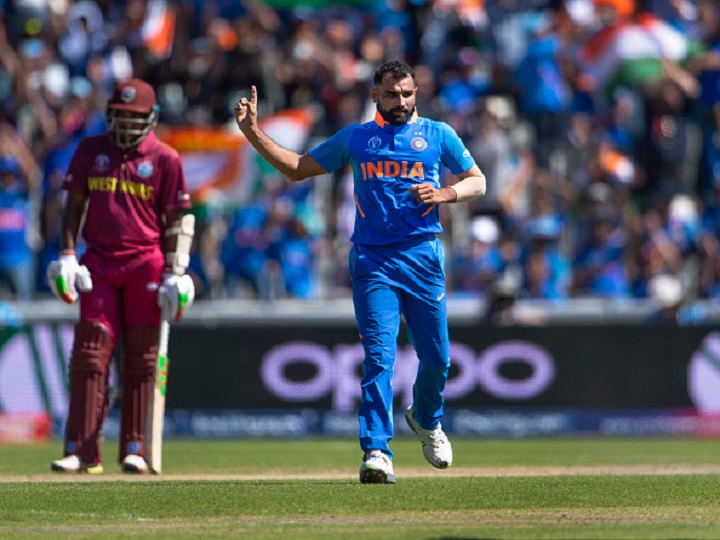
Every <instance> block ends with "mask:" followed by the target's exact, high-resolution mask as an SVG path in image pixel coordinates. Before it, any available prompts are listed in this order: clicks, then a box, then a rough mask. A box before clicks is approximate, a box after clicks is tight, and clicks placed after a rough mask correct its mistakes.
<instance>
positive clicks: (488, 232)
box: [470, 216, 500, 244]
mask: <svg viewBox="0 0 720 540" xmlns="http://www.w3.org/2000/svg"><path fill="white" fill-rule="evenodd" d="M470 230H471V232H472V237H473V239H474V240H476V241H477V242H482V243H483V244H494V243H495V242H497V239H498V237H499V236H500V228H499V227H498V224H497V223H496V222H495V220H494V219H492V218H489V217H487V216H479V217H476V218H475V219H473V221H472V224H471V226H470Z"/></svg>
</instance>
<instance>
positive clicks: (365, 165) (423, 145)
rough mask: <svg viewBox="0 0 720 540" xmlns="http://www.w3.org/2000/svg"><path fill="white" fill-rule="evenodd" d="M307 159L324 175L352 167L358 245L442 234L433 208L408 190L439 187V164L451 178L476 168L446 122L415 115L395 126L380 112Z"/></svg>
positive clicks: (331, 140)
mask: <svg viewBox="0 0 720 540" xmlns="http://www.w3.org/2000/svg"><path fill="white" fill-rule="evenodd" d="M310 155H311V156H312V157H313V159H315V161H317V162H318V163H319V164H320V165H321V166H322V167H323V168H324V169H325V170H326V171H328V172H329V171H333V170H336V169H339V168H341V167H344V166H345V165H347V164H348V163H350V165H351V166H352V170H353V176H354V178H355V205H356V206H357V211H356V213H355V230H354V232H353V234H352V238H351V240H352V242H353V243H354V244H358V245H390V244H396V243H399V242H403V241H405V240H407V239H408V238H410V237H414V236H415V237H417V236H423V235H427V234H439V233H441V232H442V226H441V225H440V219H439V216H438V207H437V205H428V204H422V203H421V202H419V201H418V200H417V199H416V198H415V195H414V194H413V193H408V190H409V189H410V187H411V186H412V185H414V184H422V183H430V184H432V185H433V186H435V187H436V188H440V187H442V186H441V185H440V165H441V164H442V165H445V167H447V168H448V169H449V170H450V171H451V172H452V173H453V174H460V173H462V172H464V171H467V170H468V169H470V168H471V167H472V166H473V165H474V164H475V160H473V158H472V156H471V155H470V152H469V151H468V150H467V148H465V145H464V144H463V142H462V141H461V140H460V137H458V135H457V133H455V131H454V130H453V129H452V128H451V127H450V126H448V125H447V124H445V123H443V122H435V121H433V120H429V119H427V118H421V117H418V116H414V117H413V118H412V119H411V120H410V121H409V122H408V123H407V124H404V125H402V126H393V125H391V124H389V123H387V122H385V121H384V120H383V119H382V117H381V116H380V114H379V113H378V114H376V117H375V120H374V121H372V122H367V123H365V124H353V125H351V126H348V127H346V128H344V129H341V130H340V131H338V132H337V133H336V134H335V135H333V136H332V137H330V138H329V139H328V140H327V141H325V142H323V143H322V144H320V145H318V146H316V147H315V148H313V149H312V150H310Z"/></svg>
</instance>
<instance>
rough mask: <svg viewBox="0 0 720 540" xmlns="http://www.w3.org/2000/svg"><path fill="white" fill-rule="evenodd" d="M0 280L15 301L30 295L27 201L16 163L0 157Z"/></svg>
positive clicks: (31, 255) (30, 256)
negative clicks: (6, 286)
mask: <svg viewBox="0 0 720 540" xmlns="http://www.w3.org/2000/svg"><path fill="white" fill-rule="evenodd" d="M0 188H1V189H0V281H2V282H4V283H6V284H7V285H8V286H9V287H10V289H11V291H12V293H13V295H14V298H15V299H17V300H23V301H27V300H30V299H31V297H32V292H33V286H32V282H33V254H32V251H31V250H30V247H29V245H28V242H27V235H28V227H29V225H30V202H29V199H28V190H27V185H26V183H25V180H24V178H23V173H22V169H21V167H20V163H19V162H18V161H17V159H15V157H13V156H8V155H5V156H0Z"/></svg>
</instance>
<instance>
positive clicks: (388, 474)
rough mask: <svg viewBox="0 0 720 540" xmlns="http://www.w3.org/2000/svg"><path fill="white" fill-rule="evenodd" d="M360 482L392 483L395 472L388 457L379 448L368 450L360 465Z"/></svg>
mask: <svg viewBox="0 0 720 540" xmlns="http://www.w3.org/2000/svg"><path fill="white" fill-rule="evenodd" d="M360 483H361V484H394V483H395V472H394V471H393V465H392V461H391V460H390V458H389V457H388V456H387V455H386V454H385V453H383V452H381V451H380V450H369V451H367V452H366V453H365V460H364V461H363V464H362V465H361V466H360Z"/></svg>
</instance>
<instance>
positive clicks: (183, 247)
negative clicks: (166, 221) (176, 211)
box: [165, 214, 195, 276]
mask: <svg viewBox="0 0 720 540" xmlns="http://www.w3.org/2000/svg"><path fill="white" fill-rule="evenodd" d="M194 236H195V216H194V215H192V214H186V215H184V216H183V217H182V218H181V219H180V224H179V225H176V226H174V227H170V228H168V229H167V230H166V231H165V242H166V245H168V246H172V245H173V244H174V249H172V248H169V249H167V251H166V252H165V273H166V274H175V275H176V276H182V275H183V274H185V271H186V270H187V267H188V266H189V265H190V248H191V246H192V241H193V237H194ZM172 237H174V238H175V241H174V242H172V240H171V238H172Z"/></svg>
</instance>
